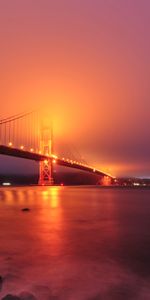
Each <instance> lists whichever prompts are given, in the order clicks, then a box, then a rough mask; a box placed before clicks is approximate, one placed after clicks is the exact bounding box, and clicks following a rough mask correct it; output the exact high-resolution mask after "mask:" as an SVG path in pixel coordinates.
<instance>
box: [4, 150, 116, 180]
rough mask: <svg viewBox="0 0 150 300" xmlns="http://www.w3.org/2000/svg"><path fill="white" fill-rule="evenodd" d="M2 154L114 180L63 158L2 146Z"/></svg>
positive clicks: (105, 174)
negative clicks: (49, 161)
mask: <svg viewBox="0 0 150 300" xmlns="http://www.w3.org/2000/svg"><path fill="white" fill-rule="evenodd" d="M0 154H2V155H8V156H13V157H18V158H24V159H30V160H34V161H42V160H46V159H51V160H52V161H54V162H55V163H56V164H57V165H60V166H64V167H69V168H74V169H78V170H81V171H86V172H90V173H93V174H97V175H100V176H108V177H110V178H112V179H113V178H114V177H113V176H112V175H110V174H107V173H104V172H103V171H101V170H97V169H95V168H93V167H90V166H88V165H83V164H81V163H77V162H73V161H71V160H68V159H61V158H56V159H54V157H49V156H46V155H42V154H38V153H34V152H29V151H25V150H21V149H17V148H12V147H8V146H3V145H0Z"/></svg>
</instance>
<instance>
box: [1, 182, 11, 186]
mask: <svg viewBox="0 0 150 300" xmlns="http://www.w3.org/2000/svg"><path fill="white" fill-rule="evenodd" d="M2 185H4V186H9V185H11V183H10V182H3V183H2Z"/></svg>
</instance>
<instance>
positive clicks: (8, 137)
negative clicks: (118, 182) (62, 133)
mask: <svg viewBox="0 0 150 300" xmlns="http://www.w3.org/2000/svg"><path fill="white" fill-rule="evenodd" d="M54 153H55V152H54V144H53V129H52V126H47V125H43V124H41V120H40V117H39V114H38V113H37V112H35V111H33V112H28V113H23V114H17V115H13V116H10V117H8V118H3V119H1V120H0V154H1V155H8V156H12V157H18V158H23V159H28V160H33V161H37V162H39V181H38V184H39V185H53V184H54V180H53V169H54V165H59V166H63V167H67V168H73V169H76V170H81V171H85V172H88V173H91V174H95V175H99V176H100V177H103V178H105V179H106V181H108V182H111V181H112V180H113V179H114V177H113V176H112V175H110V174H107V173H105V172H103V171H102V170H99V169H97V168H95V167H93V166H89V165H88V164H87V163H86V162H85V161H83V160H82V159H81V157H80V159H78V158H75V157H71V158H70V157H59V156H57V155H55V154H54Z"/></svg>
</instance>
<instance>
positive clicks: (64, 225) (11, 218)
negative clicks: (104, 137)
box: [0, 187, 150, 300]
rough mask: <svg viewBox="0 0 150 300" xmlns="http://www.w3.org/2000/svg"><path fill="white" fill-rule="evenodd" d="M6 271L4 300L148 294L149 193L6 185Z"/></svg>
mask: <svg viewBox="0 0 150 300" xmlns="http://www.w3.org/2000/svg"><path fill="white" fill-rule="evenodd" d="M24 207H28V208H30V211H29V212H23V211H22V210H21V209H22V208H24ZM0 275H1V276H2V278H3V280H2V284H0V288H1V291H0V299H2V298H3V297H4V296H5V295H7V294H15V295H19V294H22V292H23V291H26V292H28V293H31V294H32V295H34V296H35V298H34V297H31V296H30V297H29V295H27V294H25V293H24V295H23V294H22V296H21V298H20V299H23V300H26V299H29V300H33V299H39V300H50V299H53V300H58V299H62V300H85V299H87V300H101V299H104V300H108V299H113V300H118V299H119V300H127V299H136V300H139V299H141V300H148V299H150V190H146V189H145V190H144V189H141V190H140V189H119V188H118V189H103V188H98V187H97V188H94V187H21V188H1V189H0Z"/></svg>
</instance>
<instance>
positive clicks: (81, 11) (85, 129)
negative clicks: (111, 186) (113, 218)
mask: <svg viewBox="0 0 150 300" xmlns="http://www.w3.org/2000/svg"><path fill="white" fill-rule="evenodd" d="M149 20H150V2H149V0H136V1H135V0H126V1H120V0H114V1H112V0H93V1H90V0H55V1H51V0H32V1H31V0H22V1H20V0H13V1H12V0H5V1H0V40H1V46H0V99H1V100H0V101H1V102H0V103H1V110H0V114H1V116H7V115H11V114H14V113H19V112H22V111H27V110H32V109H35V108H39V109H40V110H41V111H42V112H43V111H44V112H46V115H47V116H48V117H49V118H51V117H52V118H53V120H54V129H55V137H56V139H58V140H59V139H62V140H64V141H66V142H67V143H68V144H69V143H74V144H75V145H76V147H77V148H79V150H80V152H81V153H82V154H83V156H84V157H85V158H86V160H88V161H89V162H90V163H91V164H93V165H95V166H97V167H101V168H103V169H104V170H106V171H111V173H112V174H114V175H121V176H122V175H138V176H150V163H149V161H150V159H149V153H150V141H149V119H150V99H149V97H150V90H149V78H150V76H149V75H150V58H149V57H150V56H149V53H150V38H149V36H150V34H149V28H150V26H149V25H150V24H149V23H150V21H149Z"/></svg>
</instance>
